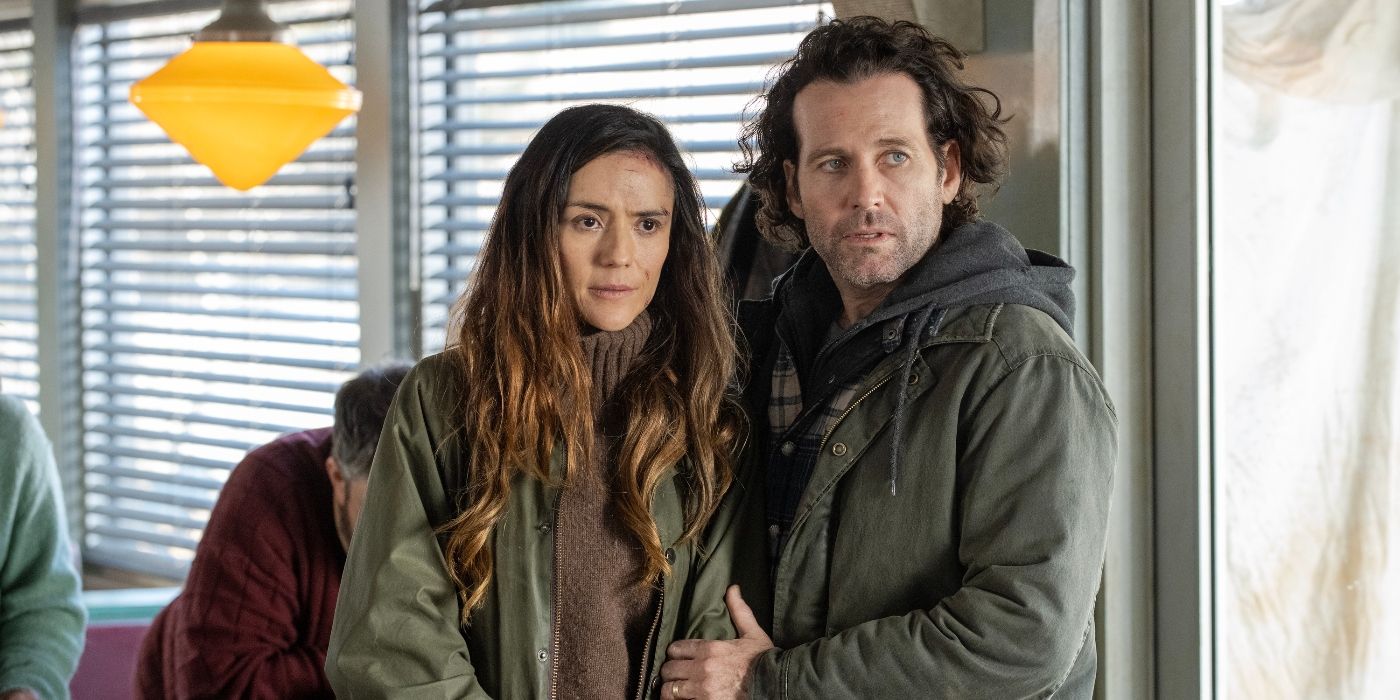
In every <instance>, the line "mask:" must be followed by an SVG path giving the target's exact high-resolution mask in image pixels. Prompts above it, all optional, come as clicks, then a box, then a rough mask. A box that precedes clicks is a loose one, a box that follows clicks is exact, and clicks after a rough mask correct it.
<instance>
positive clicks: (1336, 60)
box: [1210, 0, 1400, 698]
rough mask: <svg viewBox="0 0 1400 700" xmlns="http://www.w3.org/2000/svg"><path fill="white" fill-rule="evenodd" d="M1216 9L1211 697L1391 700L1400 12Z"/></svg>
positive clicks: (1398, 576) (1398, 418)
mask: <svg viewBox="0 0 1400 700" xmlns="http://www.w3.org/2000/svg"><path fill="white" fill-rule="evenodd" d="M1220 4H1221V12H1220V16H1221V36H1222V42H1221V44H1222V46H1221V50H1222V54H1223V55H1222V56H1221V57H1220V60H1219V63H1218V64H1217V65H1218V66H1219V68H1218V70H1217V73H1216V75H1217V77H1216V79H1214V80H1213V81H1212V84H1213V88H1214V93H1215V100H1214V101H1213V102H1212V107H1211V110H1210V116H1211V127H1212V140H1211V144H1212V159H1211V188H1212V201H1213V217H1214V220H1213V226H1214V232H1213V235H1212V239H1211V253H1212V261H1213V265H1212V277H1213V285H1214V289H1215V293H1214V295H1213V296H1212V299H1211V309H1212V312H1213V318H1214V335H1213V338H1214V342H1213V345H1212V348H1211V350H1212V360H1213V363H1214V377H1215V387H1214V420H1215V436H1216V438H1215V469H1216V474H1217V477H1216V491H1215V507H1216V512H1215V522H1216V527H1217V528H1219V529H1220V531H1221V534H1220V535H1219V536H1218V537H1217V542H1219V543H1220V545H1219V547H1220V549H1219V550H1218V551H1217V552H1216V581H1217V583H1216V585H1217V593H1216V616H1217V617H1216V630H1217V638H1216V648H1217V649H1218V650H1219V651H1218V654H1219V655H1220V664H1221V666H1222V668H1221V669H1220V671H1219V672H1218V673H1217V675H1218V677H1219V678H1220V680H1219V690H1220V692H1221V694H1222V695H1226V694H1228V695H1229V696H1231V697H1239V698H1277V697H1350V698H1382V697H1397V696H1400V669H1397V667H1396V665H1395V661H1396V660H1397V659H1400V568H1397V567H1396V564H1395V562H1396V560H1397V559H1396V555H1397V553H1400V373H1397V371H1396V364H1395V357H1396V355H1397V351H1400V309H1397V302H1400V207H1397V205H1396V204H1395V201H1394V200H1395V193H1396V192H1397V191H1400V110H1397V105H1400V52H1397V51H1396V47H1400V21H1397V19H1400V14H1397V12H1396V11H1395V8H1394V6H1393V5H1387V8H1385V9H1383V8H1382V7H1381V6H1380V5H1381V4H1371V3H1353V2H1338V1H1336V0H1321V1H1320V0H1293V1H1292V2H1288V3H1259V2H1240V1H1239V0H1235V1H1229V0H1226V1H1224V2H1221V3H1220Z"/></svg>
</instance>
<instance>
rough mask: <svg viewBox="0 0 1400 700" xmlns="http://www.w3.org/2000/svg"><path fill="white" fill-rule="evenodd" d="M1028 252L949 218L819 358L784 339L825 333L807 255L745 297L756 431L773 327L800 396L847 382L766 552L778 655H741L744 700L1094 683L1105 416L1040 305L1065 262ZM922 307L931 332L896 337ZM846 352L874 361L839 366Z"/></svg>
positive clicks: (1104, 507) (1009, 691)
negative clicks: (849, 391) (892, 346)
mask: <svg viewBox="0 0 1400 700" xmlns="http://www.w3.org/2000/svg"><path fill="white" fill-rule="evenodd" d="M989 247H990V248H992V250H988V248H989ZM937 255H942V256H944V257H943V259H942V260H939V259H934V256H937ZM1032 255H1033V256H1034V257H1032V258H1028V257H1027V253H1026V252H1025V251H1024V250H1023V249H1021V247H1020V245H1019V244H1018V243H1016V242H1015V239H1014V238H1011V237H1010V235H1009V234H1007V233H1006V232H1005V231H1003V230H1001V229H1000V228H998V227H995V226H992V225H989V224H979V225H973V226H969V227H964V228H962V229H958V230H957V231H954V232H953V235H952V236H950V238H949V240H947V241H944V242H943V243H941V244H940V248H937V249H935V252H934V253H933V254H931V255H930V256H928V258H929V259H926V260H925V261H923V262H922V263H921V264H920V265H919V266H918V267H916V268H915V269H914V270H912V271H911V272H910V276H909V281H908V282H906V283H905V287H906V288H905V289H902V290H898V291H897V292H896V293H895V294H894V295H893V296H892V298H891V299H889V300H887V301H886V302H885V304H884V306H883V307H882V308H881V309H879V310H877V311H876V312H875V313H874V314H872V317H871V318H869V319H866V321H865V322H864V323H863V324H858V325H860V326H861V327H857V328H852V329H851V330H850V331H849V332H848V333H847V337H848V338H849V339H848V340H846V341H845V342H839V341H834V342H836V345H835V346H834V347H831V346H830V343H827V345H826V346H825V347H824V350H823V353H824V355H823V354H819V353H814V352H811V351H807V352H805V353H804V350H803V349H802V346H803V344H804V343H806V342H809V341H808V340H803V338H804V337H806V338H808V339H809V340H810V339H816V340H810V345H811V347H813V348H815V347H818V346H823V343H824V342H825V341H823V340H821V338H823V337H825V336H827V335H828V333H829V324H830V322H831V318H832V314H831V313H826V314H822V313H820V312H819V309H820V308H821V307H822V306H823V305H825V306H827V307H830V305H831V304H833V303H835V304H839V298H834V297H833V296H832V295H834V294H835V290H834V287H832V286H831V282H830V278H829V276H827V273H826V270H825V267H824V266H822V265H821V264H820V261H819V260H815V259H814V258H815V256H814V255H810V254H809V255H808V256H807V257H805V258H804V259H803V261H802V262H799V263H798V265H797V266H796V267H795V268H794V270H793V271H791V272H790V273H788V275H787V277H786V278H784V279H782V280H780V283H779V285H778V287H777V289H778V294H777V295H776V297H775V299H770V300H765V301H763V302H757V303H752V304H749V305H748V306H746V307H744V308H741V314H740V315H741V320H742V321H743V324H744V330H745V336H746V337H747V338H748V342H749V344H750V346H751V348H752V352H753V355H754V356H753V362H752V363H751V365H750V371H751V375H750V377H751V378H750V386H749V389H748V391H747V392H746V400H747V401H748V403H749V411H750V414H751V415H752V416H754V418H755V420H754V429H755V437H754V442H755V443H756V444H758V445H760V446H761V445H764V444H765V443H767V442H768V434H767V431H768V426H767V421H766V420H765V418H764V417H765V416H766V415H767V413H766V405H767V399H768V396H769V391H770V387H769V383H770V375H771V372H772V367H773V362H774V356H775V354H776V352H777V347H778V338H779V337H783V338H787V339H788V341H789V342H791V343H792V344H793V345H795V346H797V347H796V348H794V351H793V354H794V355H796V356H797V358H796V364H797V367H798V369H799V372H801V373H803V374H804V376H803V394H804V398H809V397H811V396H820V395H822V391H821V390H822V387H824V386H826V385H827V384H828V383H834V384H836V385H838V386H839V385H841V384H843V383H846V382H844V381H842V380H841V379H840V378H841V377H852V376H854V377H855V379H856V383H857V388H856V390H855V392H854V394H853V397H854V398H852V399H851V403H850V404H849V405H848V406H847V408H846V409H845V411H844V414H842V415H841V417H840V418H839V419H837V421H836V422H835V424H834V426H833V427H831V429H830V430H829V431H827V432H826V433H825V434H824V435H822V436H821V438H820V439H821V442H820V450H819V453H818V456H817V457H816V462H815V465H814V467H813V470H812V474H811V477H810V480H809V481H808V482H807V485H806V488H805V491H803V492H802V497H801V500H800V502H799V504H798V507H797V509H796V515H795V519H794V521H793V522H792V526H791V529H790V531H789V534H788V536H787V537H786V538H785V540H784V541H783V544H782V548H781V550H780V551H779V552H778V554H777V558H776V568H775V572H774V577H775V581H774V586H773V590H774V598H773V616H774V617H773V625H772V629H773V640H774V643H775V644H776V645H777V647H778V648H777V649H775V650H773V651H771V652H768V653H766V654H764V655H763V656H761V657H760V658H759V659H758V661H757V662H756V665H755V667H754V669H753V677H752V689H751V693H752V697H754V698H914V697H918V698H997V699H998V700H1001V699H1005V698H1025V697H1056V698H1089V697H1091V696H1092V690H1093V685H1094V674H1095V668H1096V656H1095V642H1094V629H1093V612H1094V599H1095V596H1096V593H1097V590H1098V585H1099V579H1100V572H1101V569H1102V563H1103V557H1104V547H1105V540H1106V527H1107V520H1108V504H1109V493H1110V489H1111V482H1112V472H1113V465H1114V460H1115V453H1116V438H1115V432H1116V417H1115V414H1114V410H1113V407H1112V404H1111V403H1110V401H1109V397H1108V395H1107V393H1106V392H1105V391H1104V388H1103V386H1102V384H1101V382H1100V379H1099V376H1098V374H1097V373H1096V372H1095V370H1094V368H1093V367H1092V366H1091V365H1090V364H1089V362H1088V361H1087V360H1086V359H1085V358H1084V356H1083V355H1082V354H1081V353H1080V352H1079V350H1078V349H1076V347H1075V346H1074V343H1073V341H1072V340H1071V339H1070V337H1069V335H1068V334H1067V332H1066V328H1067V327H1068V326H1069V321H1068V318H1069V313H1066V312H1065V311H1066V309H1065V308H1061V307H1067V308H1068V309H1072V302H1068V303H1063V302H1057V301H1055V300H1056V299H1068V298H1069V296H1068V293H1067V290H1068V287H1067V284H1066V283H1067V281H1068V279H1069V277H1070V276H1072V272H1070V271H1068V267H1067V266H1064V265H1063V263H1059V262H1058V261H1055V260H1053V259H1052V258H1050V256H1045V255H1043V254H1032ZM1033 260H1035V261H1036V262H1040V263H1047V264H1048V265H1049V266H1050V269H1047V270H1037V269H1035V268H1036V267H1037V265H1036V264H1035V262H1032V261H1033ZM1056 268H1058V269H1056ZM1066 273H1068V274H1066ZM969 280H970V281H969ZM1037 280H1038V281H1037ZM1017 285H1021V287H1020V288H1019V289H1017V288H1014V287H1016V286H1017ZM1047 290H1048V291H1047ZM996 299H1003V301H1001V302H997V301H995V300H996ZM1037 307H1040V308H1037ZM835 308H837V309H839V306H837V307H835ZM924 308H930V309H936V310H938V311H940V312H941V313H940V314H937V315H934V318H940V319H941V322H940V323H938V324H937V328H936V329H935V328H932V327H929V328H927V329H925V328H918V329H914V328H907V327H906V326H909V325H912V324H909V323H907V322H908V319H909V318H910V317H911V316H917V313H916V310H919V309H924ZM1042 308H1043V309H1047V310H1041V309H1042ZM1052 314H1054V315H1052ZM923 318H929V316H928V315H925V316H923ZM775 328H776V329H777V334H776V335H775V330H774V329H775ZM891 329H895V330H894V331H892V330H891ZM925 330H927V331H928V333H927V334H925V333H923V331H925ZM901 331H902V336H903V337H904V338H905V339H906V341H904V342H903V343H901V344H900V345H899V347H898V349H896V350H893V351H890V350H889V348H888V346H887V347H886V349H885V350H884V351H882V350H881V349H880V340H879V339H881V338H885V339H889V338H892V337H897V336H898V335H900V332H901ZM804 334H806V335H805V336H804ZM863 338H864V340H863ZM870 338H874V339H873V340H871V339H870ZM804 355H805V359H804ZM856 357H870V358H871V359H870V360H869V361H868V362H862V363H861V364H862V367H861V368H843V367H842V366H841V365H843V364H851V363H855V362H857V360H856V359H854V358H856ZM906 369H907V375H906ZM906 376H907V379H905V377H906ZM828 378H830V379H831V380H832V381H830V382H829V381H828ZM901 389H903V390H905V391H906V392H907V393H906V396H905V397H904V401H905V404H904V406H903V411H904V416H903V420H904V425H903V426H902V431H901V432H902V438H901V440H900V443H899V445H898V450H899V454H898V457H899V459H898V462H899V465H898V471H897V472H895V473H897V476H893V475H892V472H893V470H892V468H891V456H892V455H891V451H892V450H893V449H894V448H895V445H894V444H893V442H894V441H893V433H894V430H893V429H892V423H893V420H894V418H895V414H896V412H897V406H898V404H899V402H900V399H899V396H898V394H899V392H900V391H901ZM768 468H769V469H775V468H781V466H779V464H778V463H777V461H776V460H775V461H774V462H771V463H770V464H769V466H768ZM892 479H894V480H897V489H892V486H894V485H895V484H892ZM770 483H771V481H770ZM892 490H893V491H894V493H892ZM769 497H770V498H771V497H772V494H771V493H770V494H769Z"/></svg>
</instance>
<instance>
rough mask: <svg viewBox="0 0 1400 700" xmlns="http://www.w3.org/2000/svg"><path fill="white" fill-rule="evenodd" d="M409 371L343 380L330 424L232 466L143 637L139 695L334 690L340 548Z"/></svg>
mask: <svg viewBox="0 0 1400 700" xmlns="http://www.w3.org/2000/svg"><path fill="white" fill-rule="evenodd" d="M408 368H409V365H407V364H389V365H385V366H382V367H376V368H373V369H369V370H367V371H365V372H363V373H361V374H360V375H359V376H357V377H355V378H353V379H351V380H350V381H347V382H345V384H343V385H342V386H341V387H340V391H339V392H337V393H336V397H335V417H334V422H335V423H334V427H333V428H320V429H316V430H308V431H306V432H301V433H293V434H291V435H287V436H284V437H281V438H279V439H277V440H275V441H273V442H271V443H269V444H267V445H264V446H262V447H259V448H258V449H256V450H253V451H252V452H251V453H249V454H248V456H247V457H246V458H244V460H243V461H242V462H241V463H240V464H239V465H238V466H237V467H236V468H235V469H234V470H233V473H232V474H231V475H230V476H229V479H228V483H227V484H225V485H224V489H223V491H222V492H221V493H220V494H219V501H218V503H216V504H215V505H214V510H213V512H212V513H211V515H210V517H209V525H208V526H207V527H206V528H205V530H204V537H203V539H201V540H200V543H199V548H198V549H197V550H196V551H195V558H194V564H193V566H192V567H191V568H190V573H189V576H188V578H187V579H186V580H185V589H184V591H183V592H182V593H181V594H180V595H179V596H178V597H177V598H176V599H175V600H174V601H172V602H171V603H170V605H169V606H168V607H167V608H166V609H165V610H163V611H161V613H160V614H159V615H157V616H156V619H155V621H154V622H153V623H152V625H151V630H150V632H149V633H148V634H147V635H146V640H145V641H144V642H143V643H142V648H141V661H140V663H139V668H138V669H137V674H136V690H137V696H138V697H144V698H189V697H221V698H233V697H238V698H249V697H258V698H288V697H327V698H329V697H333V695H332V693H331V688H330V685H329V684H328V683H327V681H326V678H325V674H324V672H323V671H322V667H323V666H324V664H325V656H326V647H327V645H328V644H329V642H330V632H331V622H332V620H333V619H334V616H335V602H336V596H337V594H338V593H339V591H340V575H341V571H342V569H343V567H344V566H345V552H346V549H347V548H348V547H349V546H350V536H351V533H353V532H354V530H355V525H356V523H357V521H358V520H359V516H360V509H361V507H362V506H363V504H364V496H365V487H366V484H367V483H368V477H369V467H370V463H371V462H372V461H373V459H374V448H375V445H376V444H377V443H378V441H379V432H380V429H381V428H382V427H383V425H384V416H385V414H386V413H387V412H388V410H389V404H390V402H391V401H392V400H393V398H394V391H395V390H396V389H397V388H398V385H399V382H400V381H402V380H403V377H404V375H405V374H407V372H408Z"/></svg>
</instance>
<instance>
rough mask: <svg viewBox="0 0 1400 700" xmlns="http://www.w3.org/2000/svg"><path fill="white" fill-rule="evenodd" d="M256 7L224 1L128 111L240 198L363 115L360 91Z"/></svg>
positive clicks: (249, 0)
mask: <svg viewBox="0 0 1400 700" xmlns="http://www.w3.org/2000/svg"><path fill="white" fill-rule="evenodd" d="M290 42H291V34H290V32H289V31H288V29H287V27H286V25H283V24H280V23H278V22H275V21H273V20H272V18H270V17H268V16H267V10H266V8H265V7H264V6H263V2H262V0H224V5H223V11H222V12H221V13H220V14H219V19H217V20H215V21H214V23H212V24H210V25H209V26H207V27H205V28H204V29H201V30H200V31H199V32H198V33H197V34H195V35H194V45H193V46H191V47H190V48H189V50H187V51H185V52H184V53H182V54H180V55H179V56H176V57H175V58H173V59H171V60H170V62H169V63H167V64H165V67H163V68H161V69H160V70H158V71H156V72H155V73H152V74H151V75H150V76H148V77H146V78H145V79H144V80H141V81H140V82H138V83H136V84H135V85H132V86H131V103H132V104H134V105H136V108H137V109H139V110H141V111H142V112H143V113H144V114H145V115H146V116H147V117H149V118H150V120H151V121H153V122H155V123H156V124H157V125H159V126H160V128H161V129H164V130H165V133H166V134H167V135H169V136H170V139H171V140H172V141H174V142H175V143H178V144H180V145H181V146H184V147H185V149H186V150H188V151H189V152H190V155H191V156H193V157H194V159H195V160H196V161H198V162H200V163H203V164H204V165H206V166H208V167H209V169H210V170H212V171H214V176H215V177H217V178H218V179H219V182H222V183H224V184H225V185H228V186H229V187H232V188H234V189H238V190H247V189H250V188H253V187H256V186H258V185H261V184H262V183H264V182H266V181H267V180H268V178H270V177H272V176H273V174H275V173H276V172H277V171H278V169H280V168H281V167H282V166H283V165H286V164H287V163H289V162H291V161H293V160H296V158H297V157H298V156H300V155H301V153H302V151H305V150H306V149H307V147H308V146H310V145H311V144H312V143H313V142H314V141H316V139H319V138H321V137H322V136H325V135H326V134H328V133H330V131H331V129H334V128H335V125H336V124H338V123H340V120H342V119H344V118H345V117H346V116H348V115H351V114H354V113H355V112H357V111H359V109H360V101H361V95H360V91H359V90H356V89H354V88H352V87H349V86H348V85H346V84H345V83H342V82H340V81H339V80H336V78H335V76H333V75H331V73H330V71H328V70H326V69H325V68H324V67H323V66H321V65H320V64H318V63H316V62H315V61H312V60H311V59H310V58H307V56H306V54H303V53H302V52H301V51H300V50H299V49H297V48H296V47H295V46H293V45H291V43H290Z"/></svg>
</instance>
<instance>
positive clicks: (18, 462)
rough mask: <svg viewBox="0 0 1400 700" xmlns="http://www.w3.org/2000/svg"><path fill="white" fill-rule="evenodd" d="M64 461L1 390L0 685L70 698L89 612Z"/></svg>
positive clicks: (23, 410)
mask: <svg viewBox="0 0 1400 700" xmlns="http://www.w3.org/2000/svg"><path fill="white" fill-rule="evenodd" d="M80 589H81V583H80V580H79V578H78V573H77V571H76V570H74V567H73V559H72V554H71V552H70V545H69V541H68V526H67V520H66V518H65V516H64V513H63V506H62V499H61V498H60V496H59V483H58V469H57V467H56V466H55V465H54V461H53V454H52V452H50V449H49V444H48V441H47V440H46V439H45V438H44V434H43V431H42V430H41V429H40V428H39V424H38V422H37V421H35V420H34V418H33V416H31V415H29V411H28V410H27V409H26V408H25V407H24V405H23V404H22V403H20V402H19V401H17V400H15V399H12V398H8V397H0V692H3V691H5V690H10V689H14V688H27V689H29V690H33V691H36V692H37V693H38V694H39V696H40V697H42V698H67V697H68V680H69V679H70V678H72V676H73V671H74V669H76V668H77V665H78V656H79V654H81V653H82V650H83V626H84V624H85V622H86V612H85V611H84V609H83V604H82V598H81V595H80Z"/></svg>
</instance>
